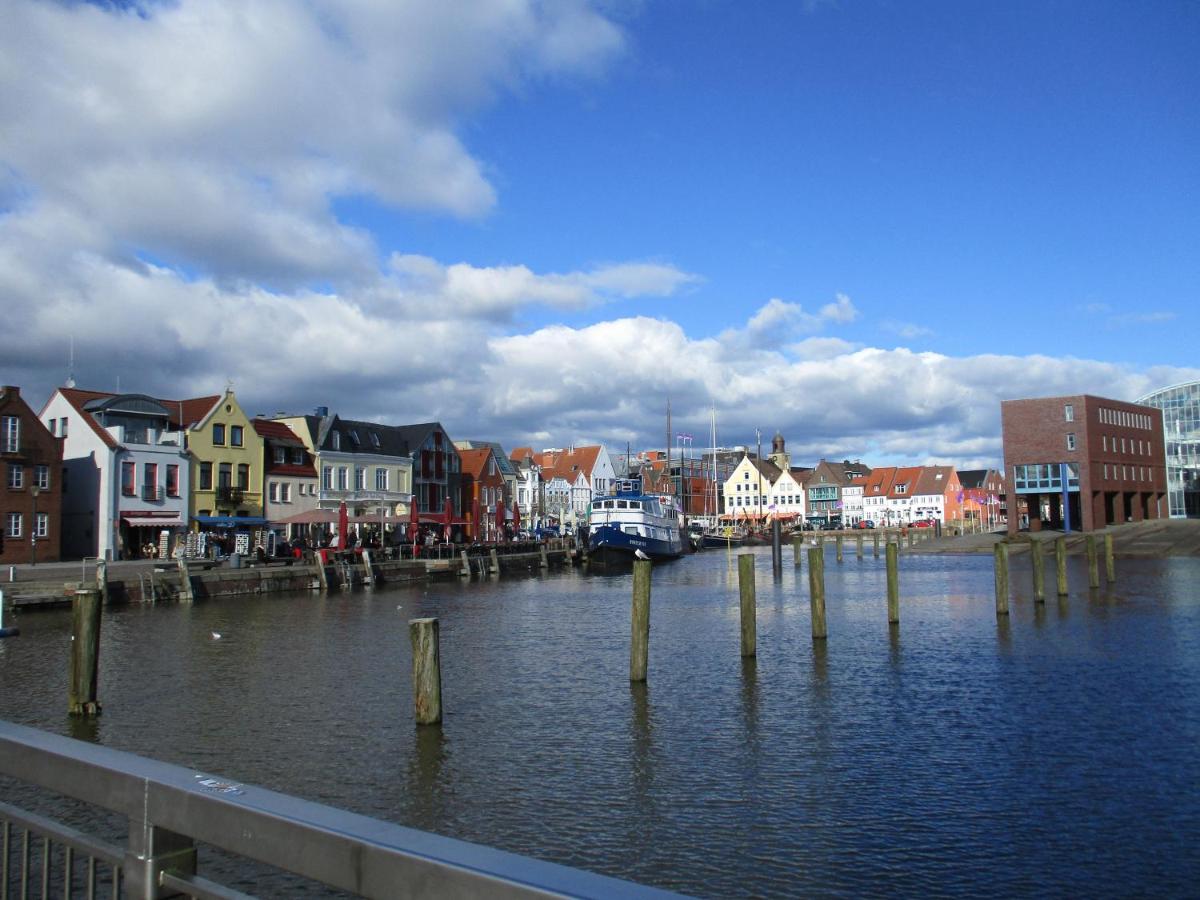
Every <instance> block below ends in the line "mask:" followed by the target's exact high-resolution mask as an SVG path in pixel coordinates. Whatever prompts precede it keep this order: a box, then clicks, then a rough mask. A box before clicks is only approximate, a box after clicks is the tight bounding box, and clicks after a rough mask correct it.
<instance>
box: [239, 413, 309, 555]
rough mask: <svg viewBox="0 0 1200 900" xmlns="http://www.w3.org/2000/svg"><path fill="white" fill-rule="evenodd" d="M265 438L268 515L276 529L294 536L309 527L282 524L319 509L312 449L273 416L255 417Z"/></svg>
mask: <svg viewBox="0 0 1200 900" xmlns="http://www.w3.org/2000/svg"><path fill="white" fill-rule="evenodd" d="M253 424H254V430H255V431H256V432H258V436H259V437H261V438H262V440H263V473H264V475H263V477H264V478H265V479H266V483H267V501H266V506H265V510H266V513H265V514H266V518H267V521H268V522H269V523H271V525H272V530H274V531H277V532H279V533H282V534H283V535H284V536H285V537H288V538H292V537H295V536H296V535H297V534H300V533H305V532H306V531H307V529H305V528H303V527H302V526H301V525H300V524H299V523H295V524H287V525H284V524H280V523H281V522H282V520H284V519H292V518H295V517H297V516H301V515H302V514H304V513H309V512H312V511H313V510H315V509H317V506H318V501H317V494H318V484H319V482H318V479H317V469H316V466H314V465H313V457H312V453H311V452H309V449H308V448H307V447H306V446H305V445H304V441H302V440H301V439H300V437H299V435H297V434H296V433H295V432H294V431H292V429H291V428H289V427H288V426H287V425H285V424H284V423H283V422H275V421H272V420H271V419H254V420H253Z"/></svg>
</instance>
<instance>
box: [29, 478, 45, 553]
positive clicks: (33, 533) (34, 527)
mask: <svg viewBox="0 0 1200 900" xmlns="http://www.w3.org/2000/svg"><path fill="white" fill-rule="evenodd" d="M41 492H42V489H41V488H40V487H38V486H37V485H36V484H35V485H34V486H33V487H31V488H30V489H29V496H30V497H32V498H33V516H32V521H30V523H29V540H30V550H29V565H30V567H33V566H36V565H37V533H38V517H37V498H38V494H40V493H41Z"/></svg>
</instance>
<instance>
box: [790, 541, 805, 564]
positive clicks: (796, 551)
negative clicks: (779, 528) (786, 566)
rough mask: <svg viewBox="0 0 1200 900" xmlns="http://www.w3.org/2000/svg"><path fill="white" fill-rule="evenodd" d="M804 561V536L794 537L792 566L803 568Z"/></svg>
mask: <svg viewBox="0 0 1200 900" xmlns="http://www.w3.org/2000/svg"><path fill="white" fill-rule="evenodd" d="M803 560H804V535H802V534H793V535H792V565H793V566H795V567H796V568H797V569H799V568H801V567H802V565H803Z"/></svg>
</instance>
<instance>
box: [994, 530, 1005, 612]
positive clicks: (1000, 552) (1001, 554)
mask: <svg viewBox="0 0 1200 900" xmlns="http://www.w3.org/2000/svg"><path fill="white" fill-rule="evenodd" d="M993 553H994V556H995V574H996V615H998V616H1007V615H1008V544H1006V543H1005V542H1004V541H996V546H995V547H994V548H993Z"/></svg>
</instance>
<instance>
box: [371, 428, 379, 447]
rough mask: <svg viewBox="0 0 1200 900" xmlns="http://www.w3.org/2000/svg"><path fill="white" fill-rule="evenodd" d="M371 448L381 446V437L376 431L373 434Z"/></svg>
mask: <svg viewBox="0 0 1200 900" xmlns="http://www.w3.org/2000/svg"><path fill="white" fill-rule="evenodd" d="M371 446H372V447H378V446H379V435H378V434H376V433H375V432H374V431H372V432H371Z"/></svg>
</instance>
